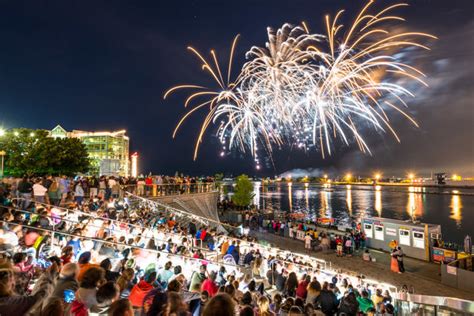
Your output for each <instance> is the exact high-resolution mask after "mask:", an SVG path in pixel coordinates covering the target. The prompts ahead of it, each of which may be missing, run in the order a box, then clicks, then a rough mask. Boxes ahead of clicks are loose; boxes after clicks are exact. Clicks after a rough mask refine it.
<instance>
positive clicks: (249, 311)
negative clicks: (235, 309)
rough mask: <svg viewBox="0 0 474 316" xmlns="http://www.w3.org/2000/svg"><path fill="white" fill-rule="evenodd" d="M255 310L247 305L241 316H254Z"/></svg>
mask: <svg viewBox="0 0 474 316" xmlns="http://www.w3.org/2000/svg"><path fill="white" fill-rule="evenodd" d="M254 315H255V314H254V312H253V308H252V306H249V305H245V306H244V307H243V308H242V309H241V310H240V313H239V316H254Z"/></svg>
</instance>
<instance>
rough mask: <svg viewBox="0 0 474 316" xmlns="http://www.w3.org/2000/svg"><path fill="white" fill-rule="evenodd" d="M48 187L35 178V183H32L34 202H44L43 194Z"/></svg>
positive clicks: (44, 194)
mask: <svg viewBox="0 0 474 316" xmlns="http://www.w3.org/2000/svg"><path fill="white" fill-rule="evenodd" d="M46 192H48V189H46V188H45V187H44V186H43V185H42V184H41V180H39V179H38V180H36V182H35V184H34V185H33V195H34V198H35V202H37V203H44V202H45V196H46Z"/></svg>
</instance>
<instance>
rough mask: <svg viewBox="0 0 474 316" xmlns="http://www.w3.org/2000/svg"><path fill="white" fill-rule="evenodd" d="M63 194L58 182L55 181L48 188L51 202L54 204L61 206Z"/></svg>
mask: <svg viewBox="0 0 474 316" xmlns="http://www.w3.org/2000/svg"><path fill="white" fill-rule="evenodd" d="M61 196H62V194H61V190H60V189H59V184H58V182H57V181H53V182H52V183H51V185H50V186H49V189H48V198H49V202H50V203H51V204H52V205H54V206H59V205H60V204H61Z"/></svg>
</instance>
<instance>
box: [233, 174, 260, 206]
mask: <svg viewBox="0 0 474 316" xmlns="http://www.w3.org/2000/svg"><path fill="white" fill-rule="evenodd" d="M254 196H255V194H254V193H253V183H252V181H251V180H250V179H249V177H248V176H247V175H245V174H243V175H240V176H238V177H237V181H236V184H235V189H234V195H233V196H232V202H234V204H235V205H237V206H240V207H247V206H249V205H250V203H252V199H253V197H254Z"/></svg>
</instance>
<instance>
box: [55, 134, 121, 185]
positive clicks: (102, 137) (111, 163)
mask: <svg viewBox="0 0 474 316" xmlns="http://www.w3.org/2000/svg"><path fill="white" fill-rule="evenodd" d="M50 135H51V137H55V138H66V137H74V138H79V139H81V140H82V142H83V143H84V144H85V145H86V148H87V151H88V153H89V157H90V158H91V160H92V169H91V173H93V174H97V175H99V174H100V175H121V176H128V175H129V174H130V159H129V146H130V139H129V138H128V136H127V135H126V131H125V130H120V131H114V132H107V131H101V132H88V131H80V130H72V131H71V132H68V131H66V130H65V129H64V128H63V127H62V126H61V125H58V126H56V127H55V128H53V129H52V130H51V131H50Z"/></svg>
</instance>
